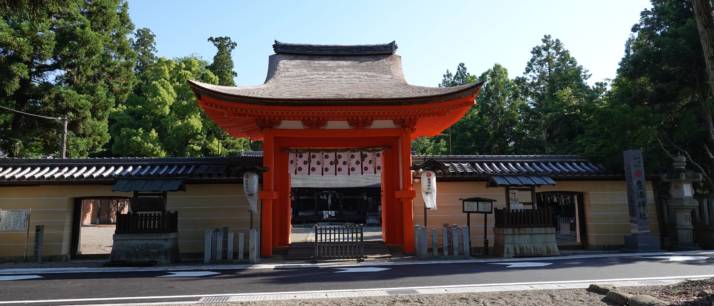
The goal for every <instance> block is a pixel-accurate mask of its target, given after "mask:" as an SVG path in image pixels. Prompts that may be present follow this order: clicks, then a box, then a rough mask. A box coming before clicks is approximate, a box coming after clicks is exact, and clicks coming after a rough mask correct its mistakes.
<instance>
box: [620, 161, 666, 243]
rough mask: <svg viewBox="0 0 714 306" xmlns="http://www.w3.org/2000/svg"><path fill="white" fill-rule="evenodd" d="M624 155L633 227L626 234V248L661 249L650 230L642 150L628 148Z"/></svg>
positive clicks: (631, 225) (656, 238) (629, 208)
mask: <svg viewBox="0 0 714 306" xmlns="http://www.w3.org/2000/svg"><path fill="white" fill-rule="evenodd" d="M623 155H624V158H625V179H626V181H627V207H628V211H629V215H630V227H631V228H630V234H629V235H626V236H625V248H627V249H628V250H633V251H656V250H659V249H660V245H659V237H657V236H656V235H654V234H653V233H652V231H650V224H649V220H648V218H647V188H646V185H645V167H644V159H643V158H642V151H640V150H628V151H625V152H624V154H623Z"/></svg>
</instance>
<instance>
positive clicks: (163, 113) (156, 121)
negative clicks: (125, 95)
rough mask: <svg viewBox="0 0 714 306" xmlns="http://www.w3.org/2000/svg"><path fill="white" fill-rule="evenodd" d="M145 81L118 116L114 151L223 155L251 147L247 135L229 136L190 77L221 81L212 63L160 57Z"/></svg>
mask: <svg viewBox="0 0 714 306" xmlns="http://www.w3.org/2000/svg"><path fill="white" fill-rule="evenodd" d="M140 79H142V80H146V81H145V82H142V83H141V84H139V86H138V88H137V89H136V90H135V93H134V94H133V95H132V96H131V97H130V98H129V99H128V100H127V102H126V105H122V106H120V107H118V108H117V109H116V110H115V112H114V114H113V116H112V117H113V119H114V120H113V122H114V124H113V125H112V135H113V138H114V142H113V145H112V152H113V154H115V155H120V156H159V157H161V156H218V155H230V154H234V153H236V152H239V151H244V150H245V149H246V148H247V145H248V143H247V140H245V139H226V138H227V137H228V136H226V135H225V133H223V131H221V130H220V129H218V128H217V127H216V126H215V125H214V124H213V122H212V121H210V120H209V119H208V118H206V116H205V115H204V113H203V111H202V110H201V109H200V108H199V107H198V105H197V104H196V97H195V95H194V94H193V92H192V91H191V89H190V87H189V86H188V82H187V81H188V80H190V79H195V80H200V81H202V82H206V83H214V84H215V83H216V82H218V77H216V76H215V75H214V74H213V73H212V72H211V71H210V70H209V69H208V65H207V63H206V62H204V61H202V60H199V59H197V58H194V57H186V58H179V59H175V60H170V59H165V58H160V59H158V60H157V61H156V62H155V63H154V64H152V65H150V66H148V68H147V69H146V70H145V72H144V75H143V76H141V77H140ZM216 133H218V134H216ZM224 137H226V138H224Z"/></svg>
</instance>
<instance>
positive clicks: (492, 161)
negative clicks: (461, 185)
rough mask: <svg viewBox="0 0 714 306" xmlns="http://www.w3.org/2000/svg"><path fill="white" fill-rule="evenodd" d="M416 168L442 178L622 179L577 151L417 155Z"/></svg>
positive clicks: (620, 175) (414, 166) (415, 157)
mask: <svg viewBox="0 0 714 306" xmlns="http://www.w3.org/2000/svg"><path fill="white" fill-rule="evenodd" d="M412 164H413V168H414V169H415V170H419V169H429V170H433V171H434V172H435V173H436V176H437V178H439V179H440V180H488V179H490V178H491V177H494V176H533V175H535V176H547V177H551V178H555V179H610V178H612V179H623V178H624V176H623V175H622V174H621V173H617V172H613V171H609V170H608V169H605V168H604V167H603V166H601V165H598V164H595V163H593V162H591V161H590V160H588V159H586V158H584V157H580V156H577V155H433V156H427V155H417V156H414V157H413V163H412Z"/></svg>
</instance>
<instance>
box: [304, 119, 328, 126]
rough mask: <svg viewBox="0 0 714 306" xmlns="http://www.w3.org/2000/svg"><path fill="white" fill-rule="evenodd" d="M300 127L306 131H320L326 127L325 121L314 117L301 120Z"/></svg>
mask: <svg viewBox="0 0 714 306" xmlns="http://www.w3.org/2000/svg"><path fill="white" fill-rule="evenodd" d="M302 125H304V126H305V127H307V128H308V129H320V128H323V127H325V125H327V119H325V118H315V117H308V118H303V119H302Z"/></svg>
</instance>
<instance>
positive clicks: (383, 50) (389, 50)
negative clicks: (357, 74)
mask: <svg viewBox="0 0 714 306" xmlns="http://www.w3.org/2000/svg"><path fill="white" fill-rule="evenodd" d="M273 51H274V52H275V54H294V55H327V56H334V55H342V56H360V55H392V54H394V53H395V52H396V51H397V42H396V41H394V40H393V41H391V42H389V43H386V44H372V45H317V44H293V43H284V42H280V41H278V40H275V43H274V44H273Z"/></svg>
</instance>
